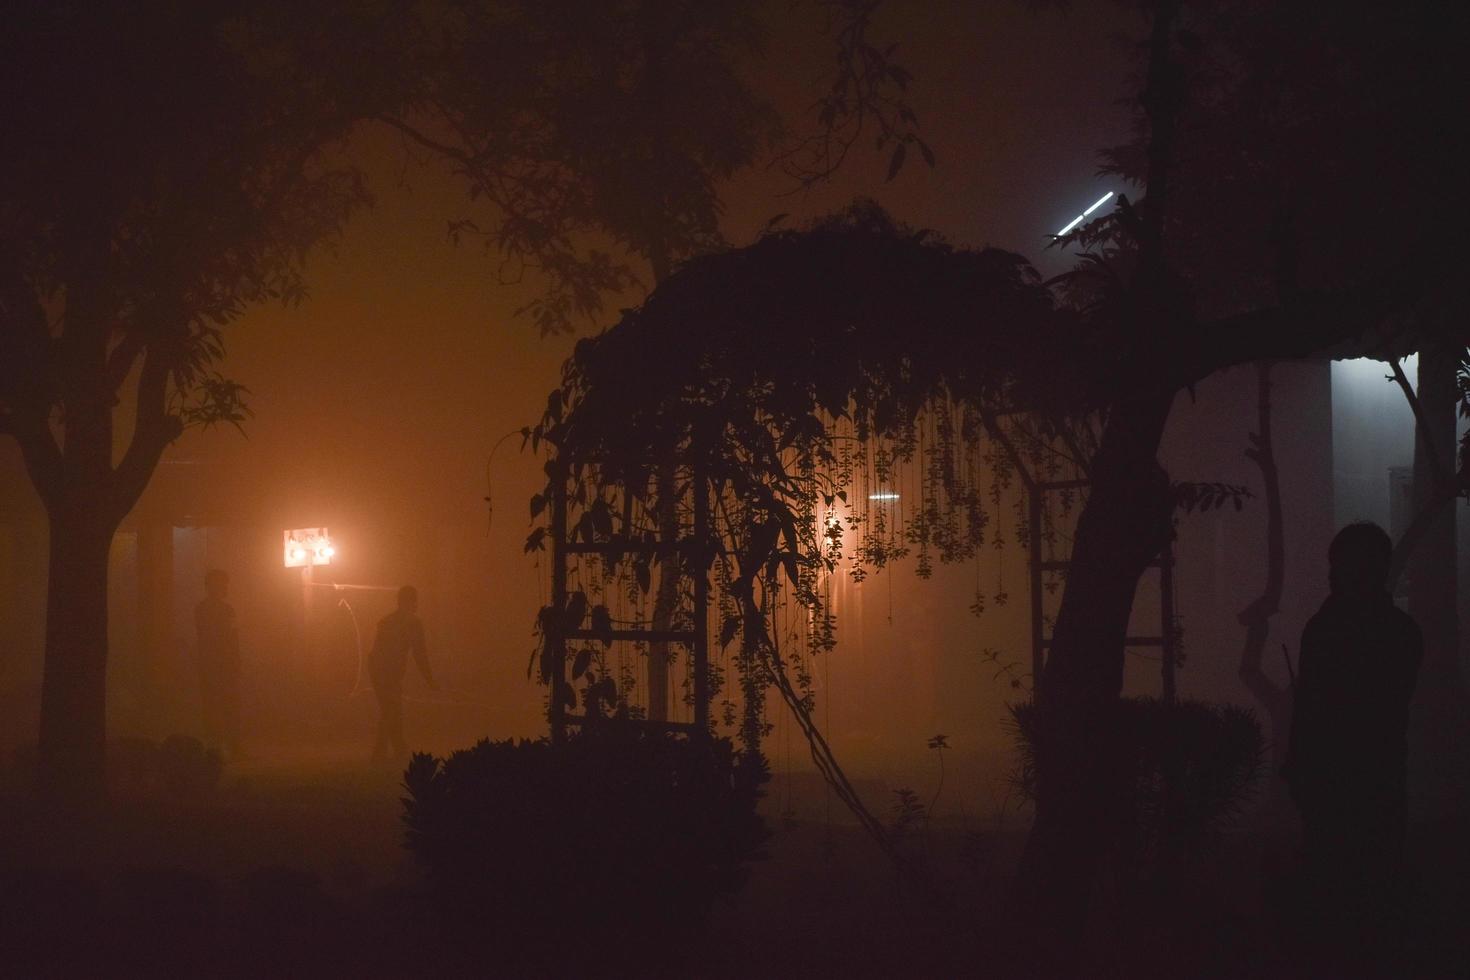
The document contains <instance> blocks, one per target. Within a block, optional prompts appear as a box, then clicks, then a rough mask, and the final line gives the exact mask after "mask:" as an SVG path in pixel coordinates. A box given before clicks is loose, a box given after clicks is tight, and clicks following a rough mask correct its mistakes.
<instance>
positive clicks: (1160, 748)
mask: <svg viewBox="0 0 1470 980" xmlns="http://www.w3.org/2000/svg"><path fill="white" fill-rule="evenodd" d="M1011 717H1012V726H1011V727H1012V733H1013V735H1014V736H1015V739H1016V743H1017V748H1018V750H1019V753H1020V766H1019V767H1018V769H1017V772H1016V774H1015V782H1016V784H1017V786H1018V787H1019V788H1020V790H1021V792H1022V793H1023V795H1024V796H1025V797H1026V798H1027V799H1033V800H1034V799H1035V794H1036V787H1037V783H1038V782H1039V781H1040V780H1043V779H1045V778H1046V768H1045V762H1044V761H1043V760H1044V759H1045V757H1046V756H1045V753H1044V752H1038V751H1037V748H1038V745H1039V744H1040V743H1039V739H1040V737H1041V735H1042V733H1041V732H1040V731H1038V727H1039V724H1040V713H1039V712H1038V711H1037V709H1036V706H1035V704H1033V703H1032V702H1023V703H1021V704H1015V705H1012V706H1011ZM1088 734H1089V738H1090V739H1091V745H1090V747H1089V758H1090V759H1093V760H1097V761H1098V764H1099V765H1101V766H1104V767H1105V771H1104V772H1103V773H1101V775H1102V779H1101V781H1100V785H1102V786H1103V787H1105V789H1106V792H1107V793H1108V799H1106V800H1105V801H1104V803H1105V804H1106V810H1107V812H1108V813H1110V814H1111V815H1112V818H1113V822H1114V827H1113V834H1114V839H1115V844H1116V845H1117V847H1118V849H1119V850H1120V851H1121V852H1123V853H1125V854H1130V855H1132V856H1133V857H1135V858H1136V859H1147V858H1148V857H1150V856H1153V857H1157V856H1158V855H1159V854H1160V852H1161V851H1175V850H1177V849H1179V848H1188V849H1196V848H1199V847H1201V846H1203V845H1207V844H1208V843H1209V842H1210V841H1211V839H1212V838H1214V837H1215V836H1216V835H1217V834H1218V833H1219V832H1220V831H1222V830H1223V829H1224V828H1225V827H1226V826H1227V825H1228V824H1229V823H1230V822H1231V821H1232V820H1233V819H1234V818H1235V817H1236V816H1237V815H1238V814H1239V812H1240V810H1241V808H1242V807H1243V806H1244V805H1245V803H1246V802H1247V801H1248V800H1249V799H1250V796H1251V793H1252V790H1253V785H1254V783H1255V781H1256V779H1257V777H1258V776H1259V775H1260V773H1261V771H1262V768H1263V766H1264V758H1265V743H1264V740H1263V738H1262V736H1261V726H1260V722H1258V721H1257V720H1256V716H1255V714H1254V713H1253V712H1251V711H1250V710H1249V709H1246V708H1241V707H1238V706H1236V705H1229V704H1212V703H1208V702H1203V701H1176V702H1174V703H1172V704H1170V703H1166V702H1163V701H1159V700H1157V699H1155V698H1120V699H1119V700H1118V701H1117V703H1116V706H1114V707H1113V708H1112V710H1110V711H1109V713H1108V715H1107V716H1106V717H1105V719H1104V720H1103V721H1102V722H1101V723H1099V724H1098V725H1097V726H1095V728H1092V729H1090V730H1089V733H1088Z"/></svg>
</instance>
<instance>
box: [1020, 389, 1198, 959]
mask: <svg viewBox="0 0 1470 980" xmlns="http://www.w3.org/2000/svg"><path fill="white" fill-rule="evenodd" d="M1172 403H1173V394H1172V393H1170V394H1156V395H1150V396H1146V397H1143V398H1140V399H1138V400H1136V401H1132V402H1129V403H1125V404H1122V405H1119V406H1118V407H1117V408H1115V409H1114V410H1113V412H1112V413H1111V416H1110V417H1109V419H1108V422H1107V427H1106V429H1105V431H1104V433H1103V437H1102V443H1101V445H1100V446H1099V448H1098V452H1097V455H1096V456H1095V457H1094V459H1093V464H1092V485H1091V489H1090V492H1089V495H1088V499H1087V504H1086V506H1085V507H1084V508H1083V510H1082V514H1081V516H1080V518H1079V520H1078V524H1077V533H1076V536H1075V538H1074V546H1073V551H1072V561H1071V565H1070V568H1069V572H1068V575H1067V587H1066V592H1065V593H1064V594H1063V598H1062V607H1061V610H1060V612H1059V614H1058V617H1057V624H1056V630H1055V632H1054V633H1053V639H1052V645H1051V654H1050V657H1049V658H1048V660H1047V664H1046V671H1045V675H1044V677H1043V682H1042V687H1043V690H1045V692H1046V696H1045V698H1044V699H1042V700H1041V701H1040V702H1039V704H1038V708H1039V715H1038V721H1039V724H1038V725H1037V728H1036V732H1037V742H1036V745H1035V749H1036V761H1037V774H1038V779H1039V782H1038V786H1037V797H1036V821H1035V823H1034V824H1033V826H1032V830H1031V836H1030V837H1029V839H1028V840H1027V842H1026V850H1025V853H1024V855H1023V857H1022V863H1021V882H1020V883H1021V887H1022V889H1023V897H1024V898H1025V899H1026V901H1027V903H1028V905H1029V906H1030V909H1029V911H1030V913H1031V915H1032V917H1033V921H1034V923H1035V924H1036V925H1037V926H1038V927H1039V928H1040V929H1041V930H1043V932H1045V933H1046V934H1048V936H1049V937H1050V938H1051V941H1052V942H1051V945H1050V947H1049V948H1050V949H1051V951H1052V952H1053V953H1055V954H1056V955H1059V956H1066V955H1067V950H1066V947H1068V946H1071V945H1075V944H1076V943H1077V942H1079V941H1080V939H1081V936H1082V932H1083V926H1084V923H1085V919H1086V914H1087V900H1088V895H1089V892H1090V890H1091V887H1092V882H1093V878H1094V876H1095V874H1096V871H1097V866H1098V860H1099V858H1100V856H1101V854H1102V851H1103V849H1104V848H1105V847H1106V845H1107V839H1108V836H1109V834H1110V831H1111V829H1112V827H1113V822H1114V820H1115V816H1116V815H1115V813H1114V812H1113V810H1112V806H1111V802H1110V801H1111V800H1113V799H1115V798H1116V796H1115V789H1116V784H1115V783H1114V782H1113V776H1114V773H1115V765H1114V763H1115V760H1114V758H1113V756H1112V747H1111V741H1112V740H1111V739H1110V738H1108V737H1107V736H1108V733H1109V730H1110V728H1111V725H1112V724H1113V716H1114V713H1115V709H1116V705H1117V701H1118V695H1119V694H1120V693H1121V691H1122V686H1123V656H1124V642H1125V638H1126V636H1127V633H1128V620H1129V617H1130V615H1131V614H1132V611H1133V599H1134V594H1135V593H1136V591H1137V588H1138V581H1139V579H1140V577H1141V576H1142V575H1143V573H1144V570H1145V569H1146V568H1147V567H1148V565H1149V563H1150V562H1151V561H1153V559H1154V557H1155V556H1157V555H1158V553H1159V550H1160V548H1162V546H1163V544H1164V542H1165V540H1166V538H1167V535H1168V534H1169V518H1170V513H1171V499H1170V491H1169V478H1168V474H1166V473H1165V472H1164V470H1163V468H1162V467H1161V466H1160V465H1159V463H1158V460H1157V458H1156V456H1157V452H1158V447H1159V440H1160V438H1161V437H1162V435H1163V430H1164V423H1165V422H1166V421H1167V419H1168V415H1169V408H1170V406H1171V404H1172Z"/></svg>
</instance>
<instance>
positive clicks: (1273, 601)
mask: <svg viewBox="0 0 1470 980" xmlns="http://www.w3.org/2000/svg"><path fill="white" fill-rule="evenodd" d="M1256 384H1257V399H1256V431H1255V432H1253V433H1252V434H1251V443H1252V445H1251V448H1250V449H1248V450H1246V456H1248V457H1250V459H1251V460H1252V461H1254V462H1255V464H1256V465H1257V466H1259V467H1260V468H1261V482H1262V484H1263V489H1264V492H1265V497H1266V584H1265V586H1264V588H1262V590H1261V595H1260V597H1259V598H1257V599H1256V600H1255V601H1254V602H1252V603H1251V604H1250V605H1249V606H1247V607H1246V608H1245V609H1244V610H1242V611H1241V613H1240V617H1239V620H1240V624H1241V625H1242V626H1244V627H1245V645H1244V646H1243V647H1242V648H1241V651H1240V679H1241V682H1242V683H1244V684H1245V687H1246V690H1248V691H1250V692H1251V695H1252V696H1253V697H1254V698H1255V699H1256V703H1258V704H1259V705H1260V706H1261V710H1262V711H1263V712H1265V715H1266V718H1267V720H1268V721H1269V722H1270V724H1271V758H1272V761H1273V762H1274V763H1275V766H1274V768H1276V769H1279V768H1280V767H1281V765H1282V764H1283V763H1284V762H1285V761H1286V736H1287V732H1288V730H1289V726H1290V723H1291V692H1290V691H1289V690H1288V689H1287V688H1284V687H1281V686H1280V685H1278V684H1277V683H1276V682H1275V681H1273V680H1271V678H1270V676H1269V675H1268V674H1267V673H1266V671H1265V670H1264V669H1263V667H1262V661H1263V659H1264V656H1265V650H1266V640H1267V639H1268V638H1269V637H1270V635H1271V617H1272V616H1275V615H1276V613H1277V612H1279V611H1280V609H1281V592H1282V589H1283V588H1284V586H1285V583H1286V540H1285V532H1284V530H1283V528H1282V520H1281V479H1280V473H1279V472H1278V470H1277V468H1276V452H1275V448H1274V445H1273V443H1272V440H1271V362H1270V361H1261V362H1259V363H1258V364H1257V365H1256ZM1272 785H1273V786H1274V785H1275V782H1273V783H1272ZM1276 795H1277V796H1279V795H1280V794H1279V793H1278V794H1276Z"/></svg>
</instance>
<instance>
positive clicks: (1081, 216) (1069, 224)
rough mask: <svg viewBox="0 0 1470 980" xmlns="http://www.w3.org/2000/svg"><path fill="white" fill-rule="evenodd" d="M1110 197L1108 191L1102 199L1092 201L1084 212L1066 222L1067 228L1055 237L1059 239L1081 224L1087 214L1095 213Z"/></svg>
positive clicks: (1110, 194)
mask: <svg viewBox="0 0 1470 980" xmlns="http://www.w3.org/2000/svg"><path fill="white" fill-rule="evenodd" d="M1112 196H1113V192H1112V191H1108V192H1107V193H1106V194H1104V195H1103V196H1102V197H1100V198H1098V199H1097V200H1096V201H1093V202H1092V207H1090V208H1088V209H1087V210H1086V211H1083V212H1082V213H1081V214H1079V215H1077V217H1075V218H1073V219H1072V220H1071V221H1069V222H1067V227H1065V228H1063V229H1062V230H1061V231H1059V232H1057V237H1058V238H1061V237H1062V236H1063V235H1065V234H1066V233H1067V232H1069V231H1071V230H1072V229H1073V228H1076V227H1077V226H1078V225H1080V224H1082V222H1083V220H1084V219H1085V218H1086V217H1087V216H1088V215H1089V214H1091V213H1092V212H1094V211H1096V210H1097V209H1098V208H1100V207H1102V204H1103V202H1104V201H1106V200H1107V199H1108V198H1110V197H1112Z"/></svg>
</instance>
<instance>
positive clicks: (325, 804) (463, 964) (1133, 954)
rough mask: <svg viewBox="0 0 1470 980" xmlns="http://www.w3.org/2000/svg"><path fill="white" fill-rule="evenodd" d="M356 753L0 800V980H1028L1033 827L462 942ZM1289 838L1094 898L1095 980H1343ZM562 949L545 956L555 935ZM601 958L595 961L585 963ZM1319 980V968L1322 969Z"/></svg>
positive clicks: (1444, 965)
mask: <svg viewBox="0 0 1470 980" xmlns="http://www.w3.org/2000/svg"><path fill="white" fill-rule="evenodd" d="M354 753H355V750H348V749H346V748H344V749H343V751H342V752H338V753H335V754H334V753H331V752H318V753H316V754H314V755H311V756H302V755H297V756H295V757H291V756H289V755H287V756H284V757H283V756H281V755H279V754H272V755H271V757H270V758H271V761H270V762H269V763H265V762H256V763H249V762H246V763H241V764H238V765H235V766H231V767H230V768H229V769H227V770H226V773H225V775H224V777H223V778H222V779H221V781H220V785H219V787H218V788H217V789H216V790H215V791H214V792H213V793H210V794H208V795H204V796H201V797H199V798H196V799H192V800H188V799H183V800H181V799H158V798H138V799H132V800H128V801H120V802H118V803H116V804H114V806H113V807H112V808H111V809H110V810H109V812H107V813H106V814H105V815H101V816H95V817H92V818H89V819H80V818H71V819H59V818H57V817H56V816H54V815H47V814H44V813H43V812H41V811H39V810H37V809H35V808H34V806H33V805H31V804H30V803H28V802H27V801H26V799H25V798H24V797H23V796H21V795H18V794H16V793H14V792H11V793H9V794H8V796H7V797H6V798H4V799H0V806H3V808H4V809H3V810H0V813H3V814H4V815H5V816H4V823H3V832H0V975H4V976H16V977H33V976H34V977H42V976H57V977H71V976H85V977H102V976H118V977H131V976H169V977H183V976H189V977H195V976H200V977H203V976H221V977H228V976H272V977H276V976H303V977H306V976H319V977H337V976H400V977H409V976H486V977H493V976H512V977H519V976H560V975H568V976H570V975H577V976H587V975H616V976H696V977H699V976H708V977H720V978H724V977H732V978H733V977H788V976H789V977H879V976H882V977H958V976H987V977H990V976H996V977H1006V976H1028V975H1037V974H1038V972H1044V971H1038V970H1037V969H1035V968H1034V967H1035V964H1036V963H1037V962H1038V960H1039V954H1041V953H1044V951H1041V950H1036V949H1034V948H1028V945H1027V942H1026V940H1024V939H1023V938H1021V937H1020V936H1019V935H1018V934H1017V933H1016V931H1015V922H1014V916H1013V915H1011V914H1010V912H1009V903H1008V900H1007V896H1008V882H1009V879H1010V876H1011V875H1012V873H1013V869H1014V867H1015V863H1016V859H1017V856H1018V854H1019V849H1020V843H1021V840H1022V837H1021V834H1022V831H1023V829H1024V828H1023V827H1022V825H1021V823H1022V822H1021V821H1020V820H1018V819H1013V820H1012V821H1011V823H1010V826H1009V827H1006V826H1002V827H1000V828H999V829H997V828H996V827H995V826H994V825H993V824H991V823H990V822H989V821H987V826H985V827H984V828H979V829H977V828H973V827H964V826H959V825H940V826H935V827H932V828H929V829H928V830H925V831H923V832H921V833H918V834H915V835H913V836H911V837H910V838H909V839H908V840H907V841H906V842H905V845H904V846H905V847H906V848H907V849H908V852H909V853H910V855H911V857H912V859H913V860H914V861H916V862H918V863H920V864H923V865H925V866H927V867H928V868H929V869H930V870H931V872H932V878H933V880H934V881H936V882H937V886H936V889H935V892H934V894H931V895H929V896H928V897H925V896H924V895H922V894H920V893H919V892H918V891H916V890H915V889H914V888H912V887H905V886H904V885H902V884H901V883H900V881H899V879H898V877H897V875H896V874H895V873H894V872H893V870H892V869H891V867H890V866H889V865H888V864H887V862H886V861H885V860H884V859H883V858H882V857H881V856H880V855H879V854H878V852H877V850H876V849H875V848H874V847H873V846H872V845H871V844H870V843H869V842H868V841H867V840H866V839H865V838H864V837H863V836H862V835H861V833H860V832H859V831H858V830H857V829H856V828H855V827H852V826H849V825H847V824H845V823H842V822H839V821H835V820H834V821H832V822H830V823H829V822H827V821H825V820H822V819H817V820H810V819H808V820H801V819H795V820H792V819H782V818H779V817H775V816H773V817H772V819H771V823H772V826H773V829H774V830H775V835H774V837H773V839H772V842H771V847H770V857H769V858H768V859H767V860H766V861H763V862H761V863H759V864H758V865H756V866H755V867H754V868H753V869H752V874H751V877H750V881H749V883H748V885H747V887H746V888H745V890H744V892H743V893H742V894H741V895H740V896H739V897H738V899H737V900H735V901H734V902H732V903H730V904H729V905H728V906H725V907H722V908H721V909H720V911H719V912H718V913H717V915H716V917H715V919H714V921H712V922H711V923H710V925H709V927H708V928H707V929H706V930H704V931H702V932H700V933H698V934H694V935H682V936H667V935H660V934H657V933H654V932H648V933H635V934H620V935H617V936H612V937H607V936H602V937H598V938H597V939H596V940H593V939H591V938H590V937H591V936H592V935H593V931H589V930H586V929H583V928H580V927H579V926H578V924H576V923H556V924H552V927H551V928H550V929H549V930H548V935H547V936H542V937H541V938H539V939H532V938H530V937H528V936H526V935H524V934H519V935H518V934H515V933H511V934H505V933H504V931H503V930H497V929H495V928H493V927H492V924H487V926H486V928H485V929H484V930H478V929H474V928H471V929H468V930H466V929H456V930H453V931H451V930H447V929H446V928H444V927H443V926H442V924H441V923H440V921H439V920H438V918H437V917H436V916H435V915H434V914H433V912H432V911H431V909H432V905H431V903H430V902H429V901H427V898H426V894H425V883H424V881H423V879H422V878H421V876H420V872H419V869H418V868H417V867H416V866H415V864H414V862H413V861H412V859H411V857H410V856H409V854H408V853H407V852H406V851H405V850H404V849H403V848H402V846H401V833H400V825H399V814H400V803H399V800H398V797H399V795H400V790H399V788H398V774H397V772H396V771H394V770H391V769H390V770H382V769H372V768H369V767H366V766H364V765H361V764H359V763H357V762H356V761H355V754H354ZM1419 831H1420V832H1419V833H1418V834H1417V835H1416V838H1415V841H1416V843H1415V854H1414V862H1413V863H1414V866H1415V874H1416V877H1415V888H1414V896H1415V897H1414V901H1413V903H1412V906H1411V907H1412V909H1413V911H1414V915H1413V917H1412V919H1411V925H1410V942H1409V943H1408V945H1407V948H1406V952H1405V957H1406V958H1405V959H1404V960H1402V961H1401V962H1400V963H1399V964H1398V966H1397V967H1396V970H1395V971H1394V972H1393V974H1392V975H1395V976H1464V975H1465V965H1466V964H1470V933H1467V928H1466V925H1465V923H1466V922H1467V916H1466V913H1467V911H1470V853H1467V846H1466V842H1465V839H1466V834H1465V828H1464V827H1463V826H1461V825H1459V824H1457V823H1451V824H1445V825H1442V826H1437V827H1429V828H1419ZM1289 853H1290V841H1289V839H1287V838H1285V837H1282V836H1280V835H1272V834H1266V833H1260V832H1241V833H1237V834H1233V835H1231V837H1230V838H1229V839H1228V840H1226V841H1225V842H1223V843H1222V845H1221V847H1220V848H1219V849H1218V850H1217V851H1216V852H1214V853H1212V854H1209V855H1205V856H1201V857H1199V858H1198V859H1197V860H1196V861H1195V862H1194V864H1193V865H1192V866H1191V867H1190V868H1188V869H1178V870H1180V871H1181V873H1180V874H1177V875H1175V876H1173V881H1174V885H1173V886H1172V887H1171V888H1168V889H1160V890H1156V891H1154V892H1152V893H1149V894H1144V893H1141V892H1130V893H1129V894H1126V895H1125V894H1123V893H1122V892H1121V891H1118V890H1108V889H1102V890H1100V892H1099V894H1098V896H1097V901H1095V902H1094V908H1095V909H1096V913H1095V915H1094V919H1093V926H1092V930H1091V934H1090V936H1089V939H1088V943H1089V955H1088V968H1087V975H1088V976H1097V977H1104V976H1117V977H1152V976H1171V977H1236V976H1238V977H1258V976H1280V977H1286V976H1335V975H1339V974H1337V973H1335V972H1333V971H1334V970H1335V969H1337V968H1329V967H1325V966H1323V965H1322V964H1323V962H1324V961H1323V960H1322V959H1321V957H1320V956H1318V955H1317V952H1319V951H1314V950H1307V951H1306V952H1305V953H1304V954H1303V953H1298V954H1293V953H1292V951H1291V950H1290V948H1289V944H1288V943H1287V942H1286V941H1285V940H1286V938H1287V932H1286V931H1285V930H1283V928H1282V927H1281V923H1284V922H1286V921H1288V920H1289V919H1290V916H1291V909H1290V908H1289V907H1284V906H1286V905H1288V904H1289V903H1288V901H1287V900H1286V899H1285V897H1284V896H1285V895H1286V893H1285V892H1284V891H1283V890H1282V885H1281V882H1282V881H1283V880H1284V869H1285V868H1286V867H1287V866H1288V863H1289V857H1288V855H1289ZM548 937H549V938H548ZM593 942H595V943H597V944H598V945H597V946H596V948H579V947H585V946H587V945H588V944H590V943H593ZM1324 971H1326V972H1324Z"/></svg>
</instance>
